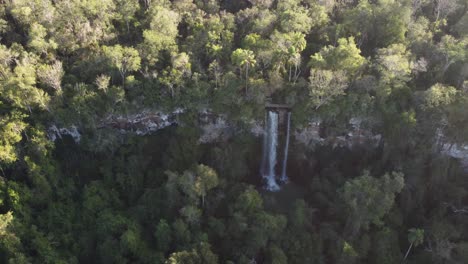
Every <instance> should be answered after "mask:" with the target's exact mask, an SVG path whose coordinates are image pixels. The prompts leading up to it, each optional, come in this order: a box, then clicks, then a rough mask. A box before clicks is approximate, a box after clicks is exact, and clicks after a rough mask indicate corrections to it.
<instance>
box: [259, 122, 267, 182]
mask: <svg viewBox="0 0 468 264" xmlns="http://www.w3.org/2000/svg"><path fill="white" fill-rule="evenodd" d="M267 124H268V117H267V116H266V115H265V128H264V132H263V146H262V164H261V165H260V175H261V176H262V177H265V167H266V166H267V165H266V163H267V145H268V134H267V128H266V126H267Z"/></svg>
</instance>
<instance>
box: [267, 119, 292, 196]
mask: <svg viewBox="0 0 468 264" xmlns="http://www.w3.org/2000/svg"><path fill="white" fill-rule="evenodd" d="M290 119H291V113H290V112H288V113H287V119H286V133H285V139H284V144H285V146H284V148H283V151H284V152H283V155H282V161H281V163H280V164H281V175H279V176H280V177H278V178H279V181H280V182H281V183H286V182H288V177H287V175H286V164H287V160H288V149H289V128H290V122H291V120H290ZM279 127H280V125H279V113H278V112H276V111H271V110H269V111H268V112H267V116H266V120H265V135H264V137H263V156H262V164H261V168H260V174H261V175H262V177H263V178H264V179H265V180H266V186H265V188H266V189H267V190H269V191H278V190H279V189H280V186H279V184H278V179H277V174H276V164H277V163H278V161H277V158H278V142H283V141H280V140H279V133H278V129H279Z"/></svg>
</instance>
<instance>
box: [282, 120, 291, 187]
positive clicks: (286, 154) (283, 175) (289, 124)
mask: <svg viewBox="0 0 468 264" xmlns="http://www.w3.org/2000/svg"><path fill="white" fill-rule="evenodd" d="M290 127H291V112H288V114H287V119H286V139H285V141H286V143H285V145H284V156H283V166H282V167H281V178H280V181H281V182H283V183H287V182H288V176H287V175H286V166H287V163H288V151H289V129H290Z"/></svg>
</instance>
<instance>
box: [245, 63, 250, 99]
mask: <svg viewBox="0 0 468 264" xmlns="http://www.w3.org/2000/svg"><path fill="white" fill-rule="evenodd" d="M248 83H249V64H246V65H245V95H247V92H248V88H247V86H248Z"/></svg>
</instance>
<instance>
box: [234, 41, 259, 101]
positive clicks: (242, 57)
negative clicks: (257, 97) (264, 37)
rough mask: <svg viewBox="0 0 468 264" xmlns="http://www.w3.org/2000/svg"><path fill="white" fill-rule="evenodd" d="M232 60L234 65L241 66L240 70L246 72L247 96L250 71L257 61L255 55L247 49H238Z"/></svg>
mask: <svg viewBox="0 0 468 264" xmlns="http://www.w3.org/2000/svg"><path fill="white" fill-rule="evenodd" d="M231 60H232V62H233V63H234V65H237V66H239V69H240V70H241V71H242V68H244V70H245V93H246V94H247V89H248V82H249V69H250V68H251V67H254V66H255V64H256V63H257V61H256V60H255V54H254V53H253V51H251V50H245V49H236V50H235V51H234V52H233V53H232V55H231Z"/></svg>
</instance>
